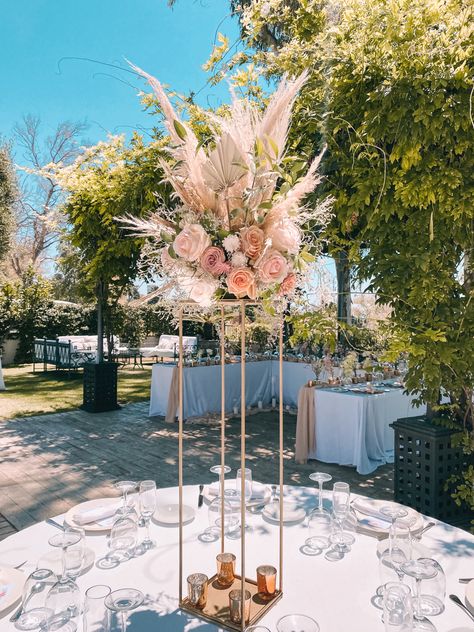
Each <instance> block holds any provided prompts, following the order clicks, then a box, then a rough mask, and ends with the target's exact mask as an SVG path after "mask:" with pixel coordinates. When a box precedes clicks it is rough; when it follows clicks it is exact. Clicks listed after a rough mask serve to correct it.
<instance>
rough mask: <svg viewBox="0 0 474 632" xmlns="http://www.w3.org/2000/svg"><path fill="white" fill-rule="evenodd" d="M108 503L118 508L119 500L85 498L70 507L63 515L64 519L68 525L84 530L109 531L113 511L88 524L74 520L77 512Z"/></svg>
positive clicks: (112, 519)
mask: <svg viewBox="0 0 474 632" xmlns="http://www.w3.org/2000/svg"><path fill="white" fill-rule="evenodd" d="M109 505H113V506H115V507H117V508H118V507H120V500H119V499H117V498H95V499H94V500H86V501H85V502H83V503H79V504H78V505H75V506H74V507H71V509H69V511H68V512H67V513H66V515H65V516H64V521H65V522H66V523H67V524H68V525H69V526H70V527H80V528H81V529H84V531H110V529H111V528H112V525H113V524H114V521H115V512H114V514H112V515H111V516H109V517H108V518H104V519H103V520H99V521H97V522H89V523H88V524H78V523H77V522H76V521H75V520H74V515H75V514H77V513H79V512H82V511H89V510H90V509H99V508H100V507H108V506H109Z"/></svg>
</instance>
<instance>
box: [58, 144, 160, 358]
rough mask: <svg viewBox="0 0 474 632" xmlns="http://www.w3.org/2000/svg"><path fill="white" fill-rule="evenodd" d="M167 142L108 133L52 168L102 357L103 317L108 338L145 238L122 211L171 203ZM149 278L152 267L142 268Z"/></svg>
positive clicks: (137, 212) (140, 213)
mask: <svg viewBox="0 0 474 632" xmlns="http://www.w3.org/2000/svg"><path fill="white" fill-rule="evenodd" d="M164 146H165V143H164V141H162V140H156V141H153V142H152V143H150V144H149V145H144V143H143V140H142V139H141V137H140V136H138V135H135V136H134V137H133V139H132V141H131V143H130V145H129V146H127V145H126V144H125V141H124V138H123V137H118V136H115V137H110V138H109V139H108V141H106V142H100V143H98V144H97V145H95V146H93V147H89V148H88V149H86V150H85V151H84V153H83V154H82V155H81V156H79V157H78V158H77V159H76V161H75V162H73V163H72V164H71V165H69V166H65V167H58V166H53V167H51V166H50V167H49V168H48V171H47V172H48V173H49V175H50V177H51V178H52V179H53V180H54V182H55V183H58V184H59V185H60V186H61V187H62V189H63V190H64V191H65V193H66V195H67V198H66V201H65V204H64V206H63V207H62V208H63V211H64V213H65V215H66V218H67V220H68V224H69V226H70V232H69V233H68V234H67V239H68V240H69V242H70V244H71V247H72V248H71V249H70V253H69V269H71V268H72V267H75V270H76V274H78V275H79V277H80V278H81V283H80V286H79V288H80V292H81V293H82V295H83V296H84V297H85V298H89V299H92V298H94V299H95V300H96V302H97V310H98V361H99V362H100V361H101V360H102V352H103V350H102V339H103V329H102V327H103V321H104V320H105V328H106V332H107V334H108V337H109V340H110V335H111V333H112V332H111V321H112V311H113V308H114V306H115V305H116V304H117V301H118V300H119V298H120V297H121V296H122V294H123V293H124V292H125V291H126V289H127V288H128V286H130V284H131V283H132V282H133V280H134V279H135V277H136V276H137V274H138V272H139V267H138V264H139V257H140V253H141V247H142V243H143V240H142V239H140V238H131V237H130V234H129V233H128V232H126V231H125V230H124V228H123V227H122V225H121V223H120V221H119V220H118V218H119V217H121V216H124V215H126V214H128V215H132V216H134V217H146V216H147V215H148V214H149V213H150V212H151V211H152V210H154V209H155V208H156V206H157V205H158V204H160V203H164V204H167V205H170V204H171V200H170V193H171V191H170V188H169V186H168V185H166V184H164V183H163V181H162V180H163V172H162V170H161V168H160V167H159V160H160V159H161V158H163V157H164V155H165V151H164ZM143 274H144V276H145V278H147V277H148V278H150V276H149V275H150V272H147V271H144V273H143Z"/></svg>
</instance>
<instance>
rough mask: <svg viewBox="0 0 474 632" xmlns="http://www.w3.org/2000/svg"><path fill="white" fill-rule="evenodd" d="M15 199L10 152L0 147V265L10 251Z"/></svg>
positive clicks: (4, 147)
mask: <svg viewBox="0 0 474 632" xmlns="http://www.w3.org/2000/svg"><path fill="white" fill-rule="evenodd" d="M16 199H17V182H16V177H15V173H14V170H13V164H12V160H11V157H10V152H9V149H8V147H7V146H6V145H3V146H1V145H0V263H1V262H2V261H3V260H4V259H5V258H6V256H7V254H8V252H9V250H10V246H11V237H12V233H13V228H14V225H15V221H14V206H15V203H16Z"/></svg>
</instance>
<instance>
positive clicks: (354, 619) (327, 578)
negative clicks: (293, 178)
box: [0, 485, 474, 632]
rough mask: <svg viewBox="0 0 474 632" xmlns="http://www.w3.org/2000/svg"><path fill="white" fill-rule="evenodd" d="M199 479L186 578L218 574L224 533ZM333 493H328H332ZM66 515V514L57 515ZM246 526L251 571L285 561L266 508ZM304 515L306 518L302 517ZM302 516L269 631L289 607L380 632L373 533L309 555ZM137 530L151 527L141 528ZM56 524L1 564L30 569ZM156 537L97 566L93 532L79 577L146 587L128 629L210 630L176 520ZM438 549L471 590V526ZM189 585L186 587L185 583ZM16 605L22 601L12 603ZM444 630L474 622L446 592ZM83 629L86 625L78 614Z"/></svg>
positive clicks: (440, 526)
mask: <svg viewBox="0 0 474 632" xmlns="http://www.w3.org/2000/svg"><path fill="white" fill-rule="evenodd" d="M198 494H199V491H198V486H197V485H196V486H186V487H185V488H184V502H185V504H188V505H190V506H191V507H193V508H194V509H195V511H196V517H195V519H194V520H193V521H192V522H190V523H189V524H187V525H185V526H184V572H183V577H184V583H185V582H186V577H187V575H188V574H190V573H192V572H197V571H199V572H204V573H206V574H207V575H208V576H209V577H211V576H212V575H213V574H214V573H215V556H216V554H217V553H218V552H219V542H218V541H217V542H212V543H205V542H202V541H201V540H200V539H199V537H198V536H199V535H200V534H201V533H202V532H203V531H204V529H205V528H206V527H207V526H208V516H207V504H206V503H204V504H203V506H202V507H201V508H199V509H198V507H197V501H198ZM157 495H158V503H159V504H167V503H174V502H177V499H178V489H177V488H166V489H159V490H158V492H157ZM287 495H288V496H289V497H291V498H294V499H297V500H298V501H299V502H301V504H303V505H304V506H305V508H306V509H311V508H312V507H313V506H315V504H316V495H315V491H314V489H312V488H305V487H285V497H286V496H287ZM329 498H330V493H329V492H328V493H327V499H328V501H329ZM57 519H59V520H62V516H59V517H57ZM247 519H248V525H249V526H248V529H247V531H246V545H247V547H246V548H247V556H246V565H247V576H248V577H253V576H254V575H255V569H256V567H257V566H258V565H260V564H264V563H268V564H273V565H275V566H278V526H277V525H275V524H272V523H270V522H267V521H266V520H265V519H264V518H263V517H262V515H260V514H251V513H250V512H247ZM305 522H306V521H305ZM305 522H303V523H300V524H294V525H288V526H285V528H284V573H283V579H284V583H283V591H284V595H283V598H282V599H281V600H280V601H279V602H278V603H276V604H275V606H274V607H273V608H271V609H270V610H269V612H268V613H267V614H266V616H265V617H264V618H263V619H262V620H261V621H260V623H261V624H262V625H266V626H267V627H268V628H269V629H270V630H271V631H272V632H276V622H277V621H278V619H279V618H280V617H281V616H283V615H285V614H288V613H303V614H307V615H310V616H312V617H313V618H315V619H316V620H317V621H318V623H319V625H320V628H321V632H372V631H373V632H376V631H382V632H383V630H384V627H383V623H382V622H381V611H380V610H378V609H377V608H375V607H374V606H373V605H372V604H371V598H372V597H373V595H374V593H375V589H376V588H377V586H378V584H379V569H378V557H377V544H378V541H377V539H376V538H372V537H369V536H366V535H362V534H356V541H355V544H354V545H353V546H352V550H351V551H350V553H348V554H347V555H346V556H345V557H344V558H343V559H342V560H339V561H336V562H330V561H328V560H326V559H325V558H324V555H319V556H308V555H305V554H303V553H302V552H301V551H300V547H301V546H302V545H303V544H304V541H305V539H306V537H307V527H306V525H305ZM140 531H141V532H140V538H142V537H143V536H144V533H142V530H140ZM56 532H57V530H56V529H55V527H53V526H51V525H49V524H47V523H45V522H41V523H38V524H36V525H34V526H32V527H29V528H27V529H24V530H22V531H20V532H19V533H16V534H14V535H12V536H10V537H8V538H7V539H5V540H3V541H2V542H0V564H6V563H10V564H12V565H14V564H19V563H21V562H22V561H23V560H25V559H27V560H28V564H26V565H25V566H24V567H23V569H24V570H25V573H26V574H28V573H29V572H31V570H33V569H34V568H35V567H36V564H37V561H38V559H40V558H41V557H42V556H44V555H45V554H47V553H48V551H51V548H50V547H49V545H48V538H49V537H51V535H53V534H54V533H56ZM152 536H153V538H154V539H155V540H156V548H154V549H152V550H151V551H148V552H146V553H145V554H144V555H142V556H140V557H136V558H133V559H131V560H129V561H127V562H124V563H122V564H121V565H120V566H118V567H116V568H114V569H106V570H104V569H101V568H99V567H98V566H97V562H99V566H100V558H102V557H103V556H104V555H105V554H106V552H107V540H106V535H105V534H103V533H101V534H95V535H92V534H90V535H87V538H86V546H87V547H88V548H90V549H92V550H93V551H94V553H95V564H94V565H93V566H92V567H91V568H90V570H89V571H87V572H86V573H85V574H83V575H82V576H80V577H79V578H78V580H77V583H78V585H79V587H80V589H81V591H82V594H84V592H85V590H86V589H87V588H88V587H89V586H92V585H94V584H107V585H109V586H110V587H111V588H112V590H115V589H118V588H125V587H134V588H138V589H140V590H141V591H143V593H145V595H146V597H147V600H146V605H144V606H142V607H141V608H140V609H138V610H137V611H134V612H132V613H130V615H129V620H128V627H127V632H151V631H152V630H163V631H164V632H188V631H190V630H199V632H213V631H215V630H218V629H219V628H217V627H215V626H214V625H211V624H209V623H206V622H205V621H202V620H200V619H198V618H194V617H192V616H191V615H190V614H188V613H187V612H183V611H180V610H179V608H178V603H177V596H178V528H177V527H174V526H167V527H166V526H159V525H157V524H153V526H152ZM422 544H423V545H424V546H425V547H426V548H428V549H429V554H430V556H431V557H434V558H436V559H437V560H438V561H439V562H440V563H441V565H442V567H443V569H444V571H445V573H446V578H447V590H446V592H447V595H449V594H450V593H455V594H458V595H459V596H460V597H461V598H462V599H464V586H463V585H461V584H459V583H458V579H459V578H460V577H471V576H473V575H474V537H473V536H471V535H469V534H468V533H467V532H465V531H462V530H460V529H457V528H455V527H452V526H450V525H447V524H445V523H442V522H437V524H436V526H435V527H434V528H432V529H431V530H430V531H428V532H427V533H426V534H425V535H424V536H423V539H422ZM226 550H227V551H231V552H233V553H235V554H236V555H237V572H238V568H239V567H238V563H239V552H240V539H239V538H236V539H227V541H226ZM183 590H184V591H185V590H186V586H185V585H184V588H183ZM15 607H16V606H15ZM14 609H15V608H12V609H10V611H9V612H4V613H2V615H1V616H0V630H1V631H2V632H8V631H10V630H15V627H14V625H13V623H10V621H9V618H10V616H11V613H12V611H14ZM432 621H433V623H434V624H435V625H436V627H437V630H438V632H469V631H471V632H472V631H474V622H472V621H470V619H469V618H468V617H467V615H466V614H465V613H463V612H462V611H461V610H460V609H459V608H458V607H457V606H455V605H454V604H453V603H452V602H451V601H450V600H449V599H448V598H447V599H446V609H445V611H444V613H443V614H441V615H440V616H437V617H433V618H432ZM78 630H79V631H81V630H82V623H80V625H79V628H78Z"/></svg>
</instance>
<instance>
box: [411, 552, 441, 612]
mask: <svg viewBox="0 0 474 632" xmlns="http://www.w3.org/2000/svg"><path fill="white" fill-rule="evenodd" d="M418 561H419V562H422V563H425V564H428V565H431V566H433V567H434V568H435V569H436V570H437V574H436V575H435V576H434V577H431V578H428V579H422V580H421V584H420V593H421V604H422V605H421V607H422V610H423V614H425V616H427V617H434V616H436V615H438V614H441V613H442V612H443V611H444V602H445V600H446V575H445V573H444V571H443V568H442V566H441V564H440V563H439V562H437V561H436V560H433V559H431V558H428V557H420V558H419V560H418Z"/></svg>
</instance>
